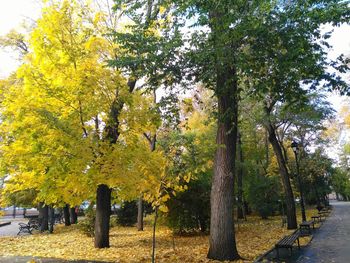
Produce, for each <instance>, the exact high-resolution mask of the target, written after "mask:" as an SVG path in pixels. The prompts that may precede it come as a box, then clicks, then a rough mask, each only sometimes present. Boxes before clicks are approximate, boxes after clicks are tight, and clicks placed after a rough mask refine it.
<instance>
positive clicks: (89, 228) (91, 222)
mask: <svg viewBox="0 0 350 263" xmlns="http://www.w3.org/2000/svg"><path fill="white" fill-rule="evenodd" d="M84 213H85V218H84V219H82V220H79V222H78V227H79V228H80V230H81V231H82V232H83V233H84V234H85V235H87V236H88V237H93V236H94V235H95V219H96V212H95V210H94V209H93V206H92V205H89V207H88V208H87V209H86V210H85V212H84Z"/></svg>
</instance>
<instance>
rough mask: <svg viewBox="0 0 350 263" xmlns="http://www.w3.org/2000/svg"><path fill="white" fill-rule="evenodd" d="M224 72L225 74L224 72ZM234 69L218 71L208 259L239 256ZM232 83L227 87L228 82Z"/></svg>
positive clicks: (227, 258)
mask: <svg viewBox="0 0 350 263" xmlns="http://www.w3.org/2000/svg"><path fill="white" fill-rule="evenodd" d="M222 73H224V74H222ZM233 76H235V72H234V69H232V68H228V69H226V72H222V71H221V72H218V77H217V87H220V91H219V92H217V95H218V112H219V117H218V118H219V120H218V131H217V135H216V144H217V145H218V147H217V150H216V154H215V162H214V176H213V179H212V187H211V194H210V207H211V217H210V238H209V244H210V247H209V252H208V258H210V259H216V260H235V259H239V258H240V256H239V254H238V251H237V248H236V240H235V232H234V214H233V205H234V173H235V156H236V142H237V83H233V85H232V78H233ZM229 83H230V84H231V85H230V86H228V84H229Z"/></svg>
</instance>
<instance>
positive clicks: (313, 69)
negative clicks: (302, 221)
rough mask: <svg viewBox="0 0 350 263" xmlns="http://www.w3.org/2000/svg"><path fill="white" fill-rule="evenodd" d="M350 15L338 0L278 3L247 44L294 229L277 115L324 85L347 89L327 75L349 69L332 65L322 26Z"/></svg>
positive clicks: (246, 72)
mask: <svg viewBox="0 0 350 263" xmlns="http://www.w3.org/2000/svg"><path fill="white" fill-rule="evenodd" d="M347 10H348V8H347V6H346V4H344V3H340V2H338V1H336V2H335V3H334V2H331V3H322V4H321V3H318V1H312V2H308V3H305V2H301V1H300V2H298V1H295V2H288V3H284V2H281V3H277V4H276V6H274V7H273V8H272V9H271V11H270V12H269V14H268V15H267V17H266V20H265V21H264V23H261V24H260V25H259V26H257V28H255V29H252V34H251V37H250V38H248V39H250V40H248V43H247V45H249V48H247V50H246V52H243V54H242V61H243V62H244V63H243V66H242V69H243V72H242V73H243V76H245V78H244V79H246V80H247V81H246V83H248V85H249V86H250V90H251V92H252V93H253V94H256V98H257V99H258V100H260V101H261V102H262V103H263V105H264V113H265V116H264V119H263V124H264V126H265V128H266V130H267V131H268V134H269V141H270V143H271V145H272V147H273V149H274V152H275V155H276V156H277V160H278V164H279V169H280V174H281V177H282V180H283V186H284V190H285V196H286V201H287V219H288V228H289V229H293V228H296V227H297V222H296V215H295V204H294V196H293V191H292V188H291V184H290V180H289V177H290V175H289V172H288V168H287V161H286V159H285V156H284V153H283V148H282V147H281V145H280V143H279V141H278V137H277V134H276V130H277V125H276V122H275V117H274V112H275V111H276V107H278V106H279V105H280V104H281V103H287V104H290V105H292V104H294V103H296V102H298V101H300V100H305V98H306V97H305V94H306V93H307V92H308V90H310V89H315V88H316V87H318V86H319V85H320V84H321V83H322V84H321V85H322V86H323V87H325V88H327V89H332V88H333V89H334V88H337V89H340V90H344V88H345V87H346V85H344V82H343V81H342V80H340V79H339V78H337V77H336V76H335V75H334V74H331V73H328V72H327V71H326V67H327V66H328V65H333V66H335V67H336V68H337V69H338V70H340V71H343V70H344V67H342V66H339V63H340V64H341V60H340V61H338V62H334V63H333V62H331V63H329V61H328V60H327V58H326V53H325V52H324V50H323V47H328V46H329V45H328V43H327V39H328V38H329V35H330V34H329V33H326V34H324V35H323V36H322V35H321V33H320V29H319V28H320V25H321V24H322V23H327V22H331V23H333V24H334V25H337V24H339V23H341V22H343V21H345V19H346V18H347V17H348V11H347ZM301 14H302V15H301ZM272 28H273V30H271V29H272ZM256 29H258V30H256ZM315 39H319V40H320V41H315ZM250 59H251V60H250ZM249 61H250V62H249ZM286 76H288V77H286ZM323 81H324V82H323ZM301 83H303V84H304V86H302V85H301Z"/></svg>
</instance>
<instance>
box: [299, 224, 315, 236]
mask: <svg viewBox="0 0 350 263" xmlns="http://www.w3.org/2000/svg"><path fill="white" fill-rule="evenodd" d="M311 226H312V229H315V222H314V221H312V220H311V221H304V222H302V223H301V224H300V225H299V229H300V235H301V236H305V235H311Z"/></svg>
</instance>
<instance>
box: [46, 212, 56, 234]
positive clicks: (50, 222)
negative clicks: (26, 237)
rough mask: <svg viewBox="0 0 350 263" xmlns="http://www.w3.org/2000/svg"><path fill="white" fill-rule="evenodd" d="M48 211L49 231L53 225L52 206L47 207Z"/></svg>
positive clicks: (53, 214) (51, 230) (53, 213)
mask: <svg viewBox="0 0 350 263" xmlns="http://www.w3.org/2000/svg"><path fill="white" fill-rule="evenodd" d="M48 213H49V232H50V233H52V232H53V226H54V224H55V209H54V208H53V207H52V206H49V208H48Z"/></svg>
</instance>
